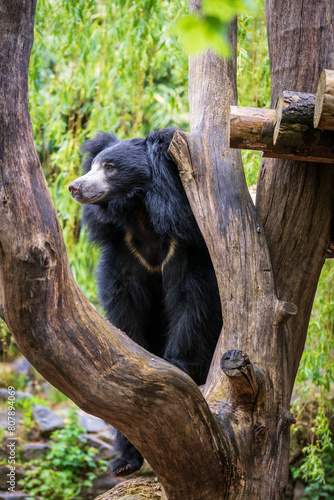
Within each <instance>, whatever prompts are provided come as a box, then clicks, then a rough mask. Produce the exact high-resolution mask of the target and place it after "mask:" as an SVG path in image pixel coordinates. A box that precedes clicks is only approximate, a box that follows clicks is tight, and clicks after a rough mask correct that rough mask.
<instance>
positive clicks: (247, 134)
mask: <svg viewBox="0 0 334 500" xmlns="http://www.w3.org/2000/svg"><path fill="white" fill-rule="evenodd" d="M274 120H275V110H273V109H260V108H242V107H241V106H230V148H233V149H256V150H259V151H265V150H267V149H268V150H271V149H272V148H273V132H274Z"/></svg>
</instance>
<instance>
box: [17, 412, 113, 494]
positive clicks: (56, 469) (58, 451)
mask: <svg viewBox="0 0 334 500" xmlns="http://www.w3.org/2000/svg"><path fill="white" fill-rule="evenodd" d="M83 432H84V429H83V428H82V427H81V425H80V422H79V419H78V416H77V414H76V413H75V409H72V410H71V411H70V414H69V422H68V423H67V424H65V427H64V429H62V430H59V431H55V432H54V433H53V434H52V436H51V439H52V441H51V448H50V451H49V452H48V453H47V455H46V458H45V460H43V461H42V462H40V461H38V462H37V461H32V462H30V463H29V464H28V465H30V469H29V470H27V472H26V475H25V477H24V478H23V479H22V480H21V481H19V483H20V485H21V486H22V489H24V491H27V492H29V493H30V494H33V495H39V496H40V497H41V498H48V499H49V500H70V499H73V498H74V497H76V498H80V496H78V495H80V491H81V489H82V487H84V486H87V487H91V486H92V481H93V479H94V478H95V477H97V474H98V473H99V472H102V471H105V470H106V469H107V462H106V461H104V460H100V461H99V462H98V464H96V463H95V462H94V456H95V455H96V453H97V450H95V449H93V448H90V447H89V446H87V445H86V444H84V441H83V439H82V437H81V435H82V434H83ZM26 465H27V464H25V467H26Z"/></svg>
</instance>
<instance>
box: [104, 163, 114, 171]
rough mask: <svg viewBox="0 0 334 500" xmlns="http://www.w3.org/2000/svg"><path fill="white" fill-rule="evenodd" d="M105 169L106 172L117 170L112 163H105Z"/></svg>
mask: <svg viewBox="0 0 334 500" xmlns="http://www.w3.org/2000/svg"><path fill="white" fill-rule="evenodd" d="M104 168H105V169H106V170H114V169H115V165H113V164H112V163H105V164H104Z"/></svg>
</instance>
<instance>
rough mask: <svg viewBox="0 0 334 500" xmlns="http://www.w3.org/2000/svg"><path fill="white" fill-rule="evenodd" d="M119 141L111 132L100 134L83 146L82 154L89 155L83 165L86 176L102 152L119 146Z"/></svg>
mask: <svg viewBox="0 0 334 500" xmlns="http://www.w3.org/2000/svg"><path fill="white" fill-rule="evenodd" d="M117 142H119V140H118V139H117V137H116V136H115V134H112V133H111V132H99V133H98V134H97V135H96V136H95V137H94V138H93V139H88V141H86V142H84V144H83V145H82V146H81V152H82V153H89V154H88V155H87V156H86V159H85V161H84V163H83V165H82V168H83V171H84V173H85V174H86V173H87V172H88V171H89V170H90V167H91V165H92V161H93V159H94V158H95V156H97V155H98V154H99V153H101V151H103V150H104V149H106V148H109V147H110V146H113V145H114V144H117Z"/></svg>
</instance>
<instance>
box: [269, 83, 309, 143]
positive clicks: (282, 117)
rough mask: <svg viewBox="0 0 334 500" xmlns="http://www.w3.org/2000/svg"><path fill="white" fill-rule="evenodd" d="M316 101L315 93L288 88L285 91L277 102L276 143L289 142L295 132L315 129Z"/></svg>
mask: <svg viewBox="0 0 334 500" xmlns="http://www.w3.org/2000/svg"><path fill="white" fill-rule="evenodd" d="M314 103H315V94H306V93H304V92H289V91H287V90H285V91H284V92H283V95H282V96H281V97H279V98H278V99H277V104H276V120H275V121H276V124H275V129H274V144H279V143H282V142H283V141H285V142H289V141H290V139H291V137H293V138H294V134H300V133H303V132H308V131H309V129H312V130H314V127H313V114H314ZM298 139H299V137H298Z"/></svg>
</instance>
